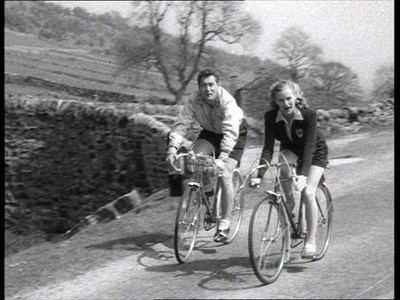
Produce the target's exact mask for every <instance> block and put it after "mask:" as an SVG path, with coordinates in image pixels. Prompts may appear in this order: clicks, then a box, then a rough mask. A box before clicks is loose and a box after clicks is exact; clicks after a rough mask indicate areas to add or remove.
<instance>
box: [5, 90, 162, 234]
mask: <svg viewBox="0 0 400 300" xmlns="http://www.w3.org/2000/svg"><path fill="white" fill-rule="evenodd" d="M168 132H169V127H168V126H167V125H165V124H163V123H161V122H159V121H157V120H156V119H154V118H153V117H151V116H149V115H146V114H143V113H138V114H131V113H129V112H128V111H124V110H116V109H111V108H105V107H101V106H99V105H94V104H88V103H82V102H78V101H74V100H59V99H38V98H34V97H29V96H25V97H18V98H13V97H6V98H5V167H6V168H5V179H6V180H5V186H6V212H5V217H6V228H9V229H10V228H12V229H13V230H19V231H24V230H29V229H33V228H34V229H39V230H44V231H46V232H49V233H58V232H65V231H66V230H67V229H69V228H70V227H72V225H74V224H76V222H78V221H79V219H81V218H82V217H84V216H86V215H88V214H90V213H92V212H93V211H94V210H96V209H97V208H99V207H100V206H102V205H104V204H106V203H108V202H110V201H112V200H113V199H115V198H118V197H120V196H121V195H123V194H125V193H128V192H130V191H131V190H132V189H133V188H136V189H138V190H139V191H141V192H151V191H154V190H156V189H158V188H160V187H166V186H167V174H166V165H165V150H166V137H167V134H168Z"/></svg>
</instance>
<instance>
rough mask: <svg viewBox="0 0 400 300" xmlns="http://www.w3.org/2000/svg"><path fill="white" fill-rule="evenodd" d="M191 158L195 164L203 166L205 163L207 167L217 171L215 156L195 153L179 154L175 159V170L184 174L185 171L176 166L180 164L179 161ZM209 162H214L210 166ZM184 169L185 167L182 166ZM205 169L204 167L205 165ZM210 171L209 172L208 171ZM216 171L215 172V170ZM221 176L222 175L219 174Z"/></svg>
mask: <svg viewBox="0 0 400 300" xmlns="http://www.w3.org/2000/svg"><path fill="white" fill-rule="evenodd" d="M187 156H189V157H190V159H191V162H192V163H193V162H194V163H195V165H197V166H201V162H204V163H205V167H207V166H209V167H210V169H215V160H216V158H215V156H214V155H208V154H201V153H194V152H193V151H190V152H187V153H181V154H178V155H177V156H176V158H175V162H174V168H175V170H176V171H177V172H180V173H183V172H184V170H183V169H180V168H179V167H178V166H176V162H179V159H180V158H182V157H187ZM208 161H212V164H210V163H209V162H208ZM207 164H208V165H207ZM181 167H182V168H183V166H181ZM203 167H204V165H203ZM208 171H209V170H208ZM214 171H215V170H214ZM219 173H221V172H219ZM219 175H220V174H219Z"/></svg>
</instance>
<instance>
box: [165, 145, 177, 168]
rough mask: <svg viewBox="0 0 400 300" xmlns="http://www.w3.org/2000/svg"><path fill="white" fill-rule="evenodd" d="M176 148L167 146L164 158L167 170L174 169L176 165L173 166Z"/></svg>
mask: <svg viewBox="0 0 400 300" xmlns="http://www.w3.org/2000/svg"><path fill="white" fill-rule="evenodd" d="M176 152H177V149H176V148H175V147H169V148H168V152H167V153H168V155H167V158H166V161H167V163H168V170H169V171H176V166H175V160H176V156H177V154H176Z"/></svg>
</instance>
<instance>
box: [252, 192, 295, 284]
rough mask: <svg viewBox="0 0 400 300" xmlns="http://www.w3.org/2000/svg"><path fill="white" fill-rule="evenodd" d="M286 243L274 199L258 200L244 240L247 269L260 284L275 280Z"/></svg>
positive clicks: (280, 211)
mask: <svg viewBox="0 0 400 300" xmlns="http://www.w3.org/2000/svg"><path fill="white" fill-rule="evenodd" d="M289 239H290V236H289V227H288V226H287V223H286V221H285V216H284V212H283V208H282V206H281V205H279V204H278V203H277V202H276V198H275V197H274V196H269V197H267V198H265V199H263V200H261V201H260V202H259V203H258V204H257V205H256V206H255V208H254V210H253V213H252V215H251V219H250V227H249V236H248V242H249V244H248V246H249V256H250V263H251V267H252V268H253V270H254V273H255V274H256V276H257V277H258V279H259V280H260V281H261V282H263V283H266V284H270V283H272V282H274V281H275V280H276V279H278V277H279V275H280V273H281V271H282V268H283V264H284V256H285V249H288V247H287V245H288V244H287V243H289Z"/></svg>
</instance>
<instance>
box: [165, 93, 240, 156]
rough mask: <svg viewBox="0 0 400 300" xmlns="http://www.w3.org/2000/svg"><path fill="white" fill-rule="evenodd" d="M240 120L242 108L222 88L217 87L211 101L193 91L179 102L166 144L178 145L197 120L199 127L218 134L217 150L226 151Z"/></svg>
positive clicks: (237, 132) (236, 136) (232, 143)
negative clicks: (179, 106) (216, 94)
mask: <svg viewBox="0 0 400 300" xmlns="http://www.w3.org/2000/svg"><path fill="white" fill-rule="evenodd" d="M242 120H243V111H242V109H241V108H240V107H239V106H238V105H237V103H236V100H235V98H233V96H232V95H231V94H229V93H228V92H227V91H226V90H225V89H224V88H222V87H219V90H218V97H217V98H216V99H215V102H214V103H213V104H209V103H208V102H206V101H205V100H203V99H201V97H200V95H199V93H197V94H196V95H195V96H194V97H192V98H189V99H188V100H187V101H185V103H184V104H183V106H182V108H181V110H180V112H179V114H178V117H177V119H176V121H175V123H174V125H173V126H172V130H171V133H170V142H169V145H170V146H174V147H177V148H178V147H179V146H180V145H181V144H182V142H183V138H184V136H185V134H186V131H187V128H188V127H189V125H190V124H191V123H192V122H193V121H197V122H198V123H199V124H200V126H201V127H202V128H203V129H205V130H208V131H212V132H214V133H217V134H222V135H223V138H222V140H221V151H224V152H227V153H230V152H231V151H232V150H233V147H234V146H235V144H236V141H237V139H238V136H239V126H240V123H241V122H242Z"/></svg>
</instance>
